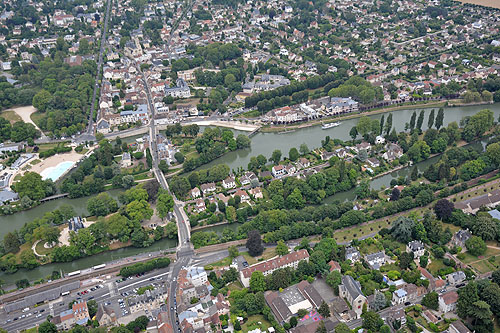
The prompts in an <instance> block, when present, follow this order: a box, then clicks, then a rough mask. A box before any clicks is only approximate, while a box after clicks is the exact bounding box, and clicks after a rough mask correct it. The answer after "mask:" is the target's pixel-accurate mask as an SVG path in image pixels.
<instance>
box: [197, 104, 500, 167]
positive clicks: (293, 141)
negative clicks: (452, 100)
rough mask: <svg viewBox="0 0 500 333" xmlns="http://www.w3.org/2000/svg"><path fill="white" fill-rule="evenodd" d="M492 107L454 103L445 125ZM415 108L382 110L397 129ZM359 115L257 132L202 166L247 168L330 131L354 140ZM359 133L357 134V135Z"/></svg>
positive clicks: (498, 108)
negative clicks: (255, 159)
mask: <svg viewBox="0 0 500 333" xmlns="http://www.w3.org/2000/svg"><path fill="white" fill-rule="evenodd" d="M432 109H433V108H428V109H423V110H425V118H424V123H423V126H422V129H423V130H426V129H427V120H428V117H429V114H430V110H432ZM434 109H435V115H437V111H438V108H434ZM483 109H490V110H492V111H493V112H494V114H495V120H497V119H498V116H499V115H500V103H496V104H492V105H479V106H466V107H453V108H444V110H445V112H444V120H443V126H447V125H448V123H450V122H453V121H456V122H457V123H460V120H461V119H462V118H463V117H465V116H472V115H474V114H475V113H477V112H478V111H480V110H483ZM414 110H417V118H418V114H419V113H420V110H422V108H417V109H415V108H408V109H403V110H396V111H391V112H387V113H383V114H384V115H385V119H386V120H387V116H388V114H389V113H392V126H393V127H395V128H396V131H397V132H400V131H403V130H404V126H405V123H407V122H409V121H410V117H411V114H412V113H413V111H414ZM381 117H382V113H381V114H377V115H373V116H370V118H372V119H380V118H381ZM358 119H359V118H355V119H348V120H342V121H341V125H340V126H337V127H333V128H330V129H328V130H322V129H321V125H316V126H312V127H307V128H302V129H298V130H296V131H294V132H288V133H282V134H277V133H260V132H259V133H257V134H256V135H255V136H254V137H253V138H252V143H251V146H250V148H248V149H238V150H236V151H233V152H230V153H227V154H225V155H224V156H222V157H220V158H218V159H216V160H214V161H212V162H210V163H208V164H205V165H203V166H202V167H200V168H209V167H211V166H213V165H216V164H221V163H225V164H227V165H228V166H229V168H230V169H232V170H236V169H238V167H243V168H246V167H247V166H248V162H249V161H250V157H252V156H257V155H259V154H262V155H264V156H266V157H267V158H269V157H270V156H271V154H272V152H273V151H274V150H275V149H279V150H281V152H282V154H283V156H288V151H289V150H290V148H293V147H295V148H297V149H298V148H299V146H300V145H301V144H302V143H305V144H307V146H308V147H309V149H314V148H317V147H320V146H321V140H324V139H325V137H326V136H327V135H329V136H330V138H331V139H340V140H344V141H347V140H351V137H350V136H349V131H350V130H351V128H352V127H353V126H355V125H356V124H357V123H358ZM359 138H360V137H359V136H358V139H359Z"/></svg>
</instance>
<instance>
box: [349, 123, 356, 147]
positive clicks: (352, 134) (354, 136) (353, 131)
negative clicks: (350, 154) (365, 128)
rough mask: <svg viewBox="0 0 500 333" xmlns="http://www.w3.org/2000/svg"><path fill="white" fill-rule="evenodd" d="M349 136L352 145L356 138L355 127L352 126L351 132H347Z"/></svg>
mask: <svg viewBox="0 0 500 333" xmlns="http://www.w3.org/2000/svg"><path fill="white" fill-rule="evenodd" d="M349 135H350V136H351V138H352V143H353V144H354V140H356V137H357V136H358V129H357V128H356V126H353V127H352V128H351V130H350V131H349Z"/></svg>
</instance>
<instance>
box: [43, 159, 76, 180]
mask: <svg viewBox="0 0 500 333" xmlns="http://www.w3.org/2000/svg"><path fill="white" fill-rule="evenodd" d="M74 164H75V162H70V161H66V162H61V163H59V164H58V165H56V166H55V167H51V168H47V169H45V170H43V171H42V173H41V174H40V175H41V176H42V179H43V180H45V179H52V181H56V180H58V179H59V178H60V177H61V176H62V175H63V174H64V173H65V172H66V171H68V170H69V169H71V167H73V165H74Z"/></svg>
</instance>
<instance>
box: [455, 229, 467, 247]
mask: <svg viewBox="0 0 500 333" xmlns="http://www.w3.org/2000/svg"><path fill="white" fill-rule="evenodd" d="M471 237H472V234H471V233H470V231H469V230H468V229H465V230H464V229H461V230H458V231H457V232H456V233H455V234H454V235H453V237H452V238H451V244H452V245H454V246H457V247H461V248H462V249H465V242H467V240H468V239H469V238H471Z"/></svg>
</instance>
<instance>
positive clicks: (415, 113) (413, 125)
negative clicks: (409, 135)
mask: <svg viewBox="0 0 500 333" xmlns="http://www.w3.org/2000/svg"><path fill="white" fill-rule="evenodd" d="M416 118H417V111H413V113H412V114H411V118H410V131H413V129H414V128H415V120H416Z"/></svg>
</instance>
